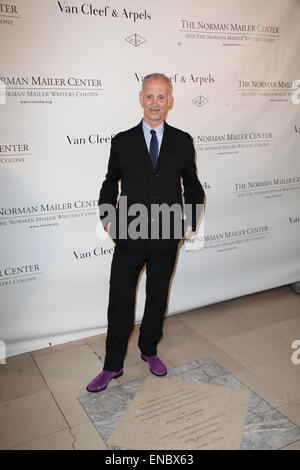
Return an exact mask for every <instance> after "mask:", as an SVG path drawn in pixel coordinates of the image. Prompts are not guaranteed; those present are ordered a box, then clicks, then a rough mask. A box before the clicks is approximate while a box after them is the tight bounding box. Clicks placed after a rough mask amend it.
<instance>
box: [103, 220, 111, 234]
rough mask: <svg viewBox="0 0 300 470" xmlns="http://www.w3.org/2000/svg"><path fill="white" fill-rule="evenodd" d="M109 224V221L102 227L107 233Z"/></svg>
mask: <svg viewBox="0 0 300 470" xmlns="http://www.w3.org/2000/svg"><path fill="white" fill-rule="evenodd" d="M110 224H111V222H108V223H107V224H106V225H105V227H104V230H105V232H107V233H109V227H110Z"/></svg>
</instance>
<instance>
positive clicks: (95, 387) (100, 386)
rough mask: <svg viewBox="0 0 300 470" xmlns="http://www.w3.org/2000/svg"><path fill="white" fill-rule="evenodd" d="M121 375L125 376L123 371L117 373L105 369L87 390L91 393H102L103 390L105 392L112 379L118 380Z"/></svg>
mask: <svg viewBox="0 0 300 470" xmlns="http://www.w3.org/2000/svg"><path fill="white" fill-rule="evenodd" d="M121 375H123V369H120V370H116V371H113V370H104V369H103V371H102V372H101V374H99V375H97V377H95V378H94V379H93V380H92V381H91V383H89V384H88V386H87V387H86V389H87V391H88V392H91V393H96V392H101V390H104V389H105V388H106V387H107V385H108V384H109V382H110V381H111V380H112V379H117V378H118V377H121Z"/></svg>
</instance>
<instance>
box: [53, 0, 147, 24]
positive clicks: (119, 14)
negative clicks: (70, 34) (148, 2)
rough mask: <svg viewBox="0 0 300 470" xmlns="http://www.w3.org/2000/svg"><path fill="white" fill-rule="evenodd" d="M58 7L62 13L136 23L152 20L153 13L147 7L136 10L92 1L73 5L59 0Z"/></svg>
mask: <svg viewBox="0 0 300 470" xmlns="http://www.w3.org/2000/svg"><path fill="white" fill-rule="evenodd" d="M57 5H58V9H59V11H60V12H61V13H66V14H71V15H80V14H82V15H87V16H94V17H98V18H100V17H103V18H107V17H110V18H115V19H121V20H130V21H133V22H134V23H136V22H138V21H149V20H151V15H150V13H149V12H148V11H147V9H143V10H142V11H135V10H132V9H130V8H114V7H113V6H108V5H105V6H101V7H100V8H99V6H98V5H97V7H96V6H95V5H94V4H92V3H82V4H81V5H72V4H71V3H69V2H64V1H58V2H57Z"/></svg>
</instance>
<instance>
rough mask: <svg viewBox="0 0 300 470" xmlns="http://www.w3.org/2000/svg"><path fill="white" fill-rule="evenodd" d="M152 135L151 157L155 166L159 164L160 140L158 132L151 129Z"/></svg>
mask: <svg viewBox="0 0 300 470" xmlns="http://www.w3.org/2000/svg"><path fill="white" fill-rule="evenodd" d="M150 133H151V135H152V137H151V141H150V158H151V161H152V165H153V167H154V168H155V167H156V164H157V155H158V140H157V137H156V132H155V131H154V130H153V129H151V131H150Z"/></svg>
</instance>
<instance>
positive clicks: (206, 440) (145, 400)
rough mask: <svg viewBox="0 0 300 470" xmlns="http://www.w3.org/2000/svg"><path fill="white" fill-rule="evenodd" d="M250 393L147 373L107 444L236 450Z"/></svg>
mask: <svg viewBox="0 0 300 470" xmlns="http://www.w3.org/2000/svg"><path fill="white" fill-rule="evenodd" d="M249 398H250V392H249V391H247V390H242V389H233V388H231V387H224V386H217V385H206V384H205V385H204V384H197V383H192V382H187V381H184V380H180V379H164V380H161V379H160V378H158V377H154V376H149V377H147V379H146V380H145V381H144V383H143V384H142V385H141V387H140V388H139V390H138V392H137V394H136V395H135V397H134V399H133V400H132V401H131V403H130V405H129V407H128V409H127V411H126V413H125V414H124V415H123V416H122V417H121V419H120V421H119V423H118V424H117V426H116V428H115V429H114V432H113V433H112V435H111V436H110V438H109V440H108V442H109V444H112V445H115V446H121V447H126V448H129V449H157V450H158V449H211V450H213V449H239V448H240V444H241V439H242V434H243V428H244V422H245V418H246V413H247V408H248V401H249Z"/></svg>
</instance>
